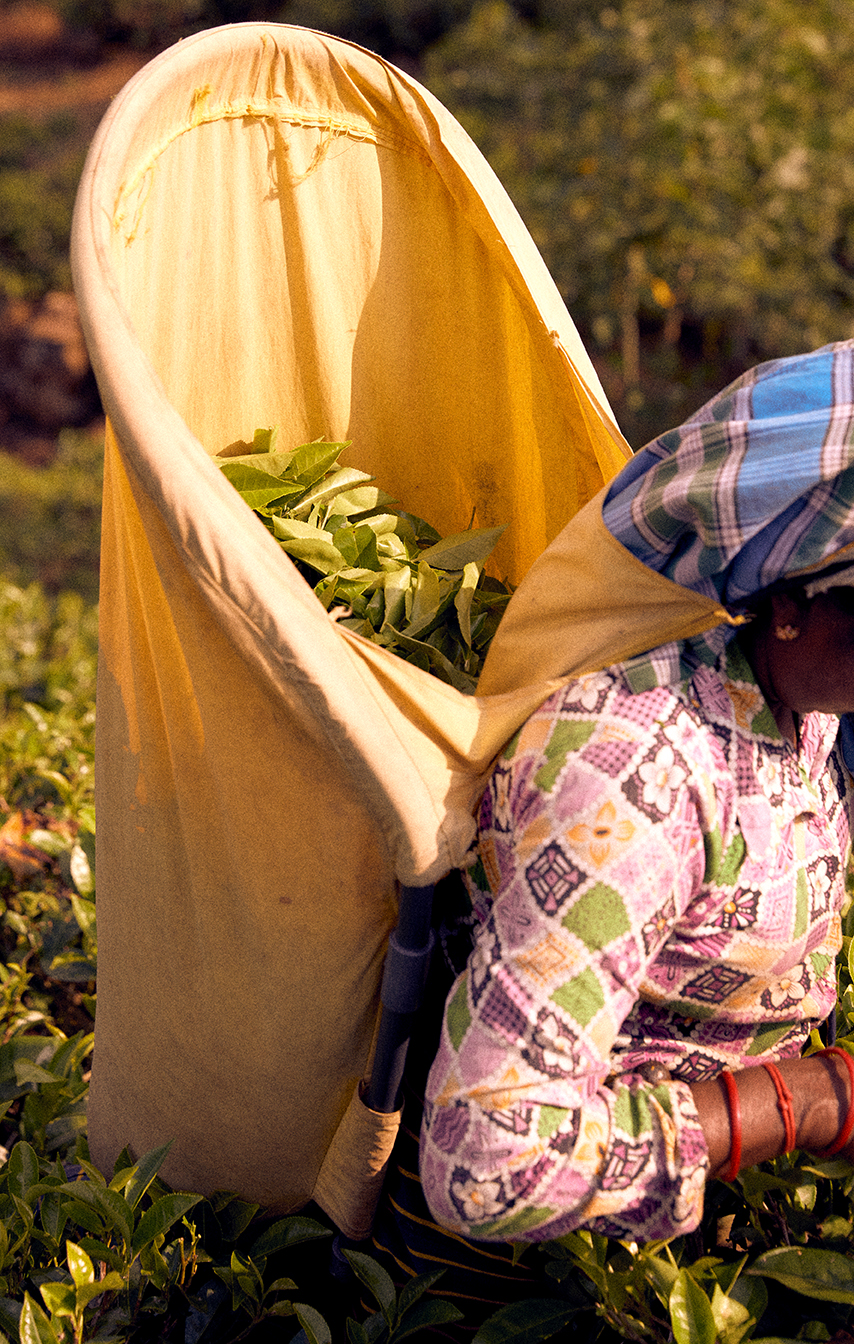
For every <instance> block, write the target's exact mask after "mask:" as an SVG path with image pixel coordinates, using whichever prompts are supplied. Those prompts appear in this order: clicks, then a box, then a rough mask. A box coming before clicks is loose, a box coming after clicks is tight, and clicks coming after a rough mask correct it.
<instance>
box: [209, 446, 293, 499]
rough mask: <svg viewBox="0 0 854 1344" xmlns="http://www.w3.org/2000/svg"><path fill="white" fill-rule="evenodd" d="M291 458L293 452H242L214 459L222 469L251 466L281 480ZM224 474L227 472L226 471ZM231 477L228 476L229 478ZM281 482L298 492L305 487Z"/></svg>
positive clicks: (289, 482)
mask: <svg viewBox="0 0 854 1344" xmlns="http://www.w3.org/2000/svg"><path fill="white" fill-rule="evenodd" d="M292 459H293V452H290V453H244V454H240V455H238V454H235V455H229V456H228V457H227V458H225V459H223V458H222V457H221V456H220V457H218V458H217V459H216V463H217V466H218V467H221V468H222V469H223V470H224V469H225V467H251V468H252V470H253V471H263V472H265V473H266V474H267V475H268V476H275V478H276V480H279V481H280V480H281V478H282V476H284V474H285V472H286V471H287V469H288V467H289V465H290V463H291V461H292ZM226 475H228V473H227V472H226ZM230 479H231V477H229V480H230ZM283 484H284V485H285V486H286V487H287V489H288V490H291V491H294V492H298V491H301V490H303V489H304V488H305V487H304V486H301V485H299V484H298V483H297V482H296V481H285V482H283Z"/></svg>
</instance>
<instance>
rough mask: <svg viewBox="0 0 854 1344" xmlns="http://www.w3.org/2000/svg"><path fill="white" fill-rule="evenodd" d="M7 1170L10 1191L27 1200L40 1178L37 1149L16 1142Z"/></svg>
mask: <svg viewBox="0 0 854 1344" xmlns="http://www.w3.org/2000/svg"><path fill="white" fill-rule="evenodd" d="M22 1063H24V1061H22ZM41 1072H45V1070H41ZM45 1076H46V1078H47V1080H48V1081H49V1082H51V1083H53V1082H55V1081H56V1079H55V1078H54V1077H53V1075H52V1074H49V1073H46V1072H45ZM6 1172H7V1181H8V1186H9V1193H10V1194H13V1195H18V1197H19V1198H20V1199H23V1200H26V1198H27V1194H28V1192H29V1190H30V1187H31V1186H34V1185H36V1184H37V1183H38V1179H39V1159H38V1157H37V1156H36V1152H35V1149H34V1148H33V1147H32V1146H31V1145H30V1144H29V1143H26V1142H25V1141H24V1140H20V1141H19V1142H18V1143H16V1144H15V1146H14V1148H13V1149H12V1151H11V1153H10V1154H9V1162H8V1166H7V1168H6Z"/></svg>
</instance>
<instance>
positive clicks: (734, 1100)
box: [719, 1069, 741, 1181]
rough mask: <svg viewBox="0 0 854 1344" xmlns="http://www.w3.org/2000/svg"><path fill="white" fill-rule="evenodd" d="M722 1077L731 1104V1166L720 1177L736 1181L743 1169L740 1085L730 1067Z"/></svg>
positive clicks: (724, 1070)
mask: <svg viewBox="0 0 854 1344" xmlns="http://www.w3.org/2000/svg"><path fill="white" fill-rule="evenodd" d="M720 1076H721V1078H722V1079H723V1084H724V1087H725V1088H726V1095H727V1102H728V1104H729V1134H730V1139H729V1166H728V1167H727V1169H726V1171H722V1172H721V1173H720V1177H719V1179H720V1180H722V1181H734V1180H735V1178H736V1176H737V1175H738V1173H739V1171H740V1169H741V1102H740V1101H739V1098H738V1087H737V1086H736V1081H735V1078H734V1077H733V1075H732V1074H731V1073H730V1071H729V1069H722V1070H721V1075H720Z"/></svg>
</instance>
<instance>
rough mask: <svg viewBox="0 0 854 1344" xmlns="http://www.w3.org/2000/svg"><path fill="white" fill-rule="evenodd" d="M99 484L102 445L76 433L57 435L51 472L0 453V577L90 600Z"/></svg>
mask: <svg viewBox="0 0 854 1344" xmlns="http://www.w3.org/2000/svg"><path fill="white" fill-rule="evenodd" d="M102 478H103V442H102V441H101V440H100V439H99V438H96V437H94V436H92V435H89V434H86V433H84V432H83V431H82V430H72V429H66V430H63V432H62V434H61V435H60V439H59V449H58V452H57V456H56V458H55V460H54V462H53V463H52V464H51V465H50V466H49V467H30V466H28V465H27V464H26V463H25V462H22V461H21V460H20V458H17V457H13V456H11V455H10V454H7V453H0V515H2V518H3V527H2V529H0V573H2V574H4V575H5V576H6V577H7V578H9V579H12V580H13V581H14V582H15V583H16V584H18V585H20V586H26V585H28V584H31V583H32V582H33V581H35V580H38V581H39V582H40V583H41V584H43V585H44V586H45V587H46V588H47V589H48V590H49V591H51V592H52V593H57V592H60V591H64V590H66V589H75V590H76V591H77V592H78V593H80V594H82V596H83V597H84V598H87V599H88V600H89V601H90V602H94V601H96V600H97V596H98V554H99V548H100V536H101V482H102ZM3 657H5V653H4V651H3V650H2V648H0V659H2V658H3ZM0 665H2V664H0Z"/></svg>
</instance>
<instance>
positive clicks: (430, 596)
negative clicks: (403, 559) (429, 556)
mask: <svg viewBox="0 0 854 1344" xmlns="http://www.w3.org/2000/svg"><path fill="white" fill-rule="evenodd" d="M441 600H442V591H441V588H440V587H439V576H438V574H437V573H436V571H435V569H432V568H431V567H430V565H428V564H427V563H426V562H425V561H423V560H422V561H421V562H420V563H419V565H418V577H417V579H416V581H415V589H414V591H413V594H412V610H411V611H410V613H409V627H408V630H407V633H408V635H409V636H410V638H411V639H417V638H418V636H419V635H421V634H424V633H425V632H426V631H427V630H428V629H429V627H430V625H431V624H432V622H433V621H434V620H435V619H436V618H437V616H438V615H439V605H440V603H441Z"/></svg>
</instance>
